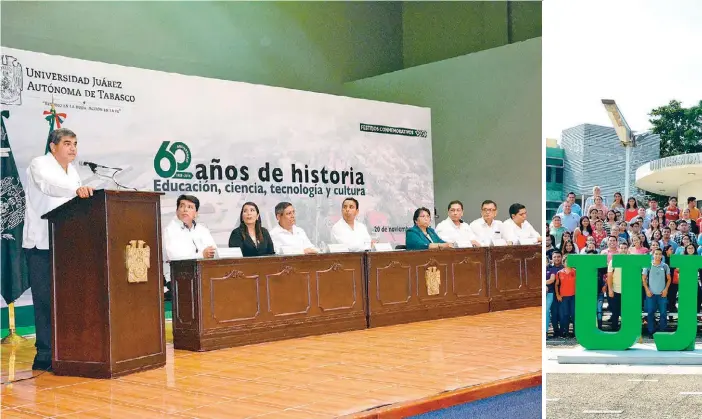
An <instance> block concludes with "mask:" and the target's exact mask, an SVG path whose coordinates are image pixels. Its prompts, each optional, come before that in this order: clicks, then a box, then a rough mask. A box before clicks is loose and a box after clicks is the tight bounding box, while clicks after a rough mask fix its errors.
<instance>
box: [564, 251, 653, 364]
mask: <svg viewBox="0 0 702 419" xmlns="http://www.w3.org/2000/svg"><path fill="white" fill-rule="evenodd" d="M650 264H651V256H648V255H614V256H613V259H612V266H613V267H614V268H622V312H621V316H622V322H621V328H620V329H619V331H618V332H604V331H602V330H600V329H599V328H598V327H597V295H598V292H599V290H598V289H597V283H598V281H597V269H599V268H604V267H606V266H607V256H605V255H571V256H570V257H569V258H568V265H569V266H571V267H573V268H575V271H576V280H575V296H576V297H575V319H576V328H575V337H576V338H577V340H578V343H580V345H582V347H583V348H585V349H597V350H615V351H616V350H625V349H629V348H630V347H631V346H632V345H633V344H634V342H636V338H638V337H639V335H640V334H641V288H642V284H641V270H642V269H643V268H644V267H646V266H649V265H650Z"/></svg>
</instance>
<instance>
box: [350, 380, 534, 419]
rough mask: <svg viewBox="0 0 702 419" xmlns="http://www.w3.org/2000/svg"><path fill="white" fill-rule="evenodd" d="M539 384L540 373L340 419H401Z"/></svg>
mask: <svg viewBox="0 0 702 419" xmlns="http://www.w3.org/2000/svg"><path fill="white" fill-rule="evenodd" d="M541 383H542V373H541V371H539V372H535V373H530V374H523V375H519V376H515V377H511V378H506V379H502V380H497V381H493V382H490V383H484V384H479V385H476V386H471V387H466V388H462V389H458V390H454V391H447V392H442V393H439V394H437V395H435V396H431V397H426V398H423V399H419V400H413V401H409V402H404V403H398V404H394V405H391V406H385V407H379V408H376V409H373V410H369V411H367V412H363V413H354V414H351V415H347V416H343V417H342V419H401V418H406V417H409V416H416V415H421V414H424V413H428V412H433V411H437V410H441V409H446V408H449V407H453V406H456V405H459V404H464V403H471V402H475V401H478V400H482V399H487V398H490V397H495V396H499V395H501V394H508V393H513V392H515V391H519V390H524V389H527V388H531V387H536V386H540V385H541Z"/></svg>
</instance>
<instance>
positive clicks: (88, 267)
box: [42, 190, 166, 378]
mask: <svg viewBox="0 0 702 419" xmlns="http://www.w3.org/2000/svg"><path fill="white" fill-rule="evenodd" d="M160 195H162V194H161V193H154V192H130V191H115V190H97V191H95V193H94V195H93V196H92V197H91V198H86V199H81V198H77V197H76V198H74V199H72V200H70V201H68V202H66V203H65V204H63V205H61V206H60V207H58V208H56V209H54V210H53V211H51V212H49V213H47V214H45V215H44V216H43V217H42V218H45V219H48V220H49V241H50V246H51V249H52V251H51V269H52V281H51V292H52V306H51V323H52V326H53V328H52V367H53V370H54V372H55V373H56V375H73V376H82V377H92V378H112V377H117V376H120V375H125V374H130V373H132V372H136V371H140V370H146V369H151V368H158V367H161V366H164V365H165V364H166V340H165V330H164V327H165V321H164V308H163V279H162V278H163V274H162V269H163V268H162V266H163V265H162V255H161V252H162V250H161V249H162V245H161V205H160ZM147 266H148V268H147Z"/></svg>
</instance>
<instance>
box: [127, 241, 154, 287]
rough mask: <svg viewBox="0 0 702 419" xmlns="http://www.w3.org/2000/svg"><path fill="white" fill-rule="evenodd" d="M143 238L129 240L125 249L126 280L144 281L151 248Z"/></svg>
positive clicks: (146, 278) (149, 263)
mask: <svg viewBox="0 0 702 419" xmlns="http://www.w3.org/2000/svg"><path fill="white" fill-rule="evenodd" d="M144 243H146V242H144V241H143V240H130V241H129V244H128V245H127V246H126V249H125V263H126V265H127V282H129V283H133V282H146V281H147V280H148V274H149V268H150V267H151V262H150V258H151V249H150V248H149V246H147V245H145V244H144Z"/></svg>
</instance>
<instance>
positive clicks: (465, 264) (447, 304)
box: [366, 248, 489, 327]
mask: <svg viewBox="0 0 702 419" xmlns="http://www.w3.org/2000/svg"><path fill="white" fill-rule="evenodd" d="M487 252H488V250H487V249H485V248H478V249H455V250H453V249H452V250H423V251H403V252H369V253H366V269H367V275H368V283H367V286H368V316H369V325H370V327H378V326H386V325H391V324H399V323H408V322H414V321H423V320H431V319H437V318H444V317H455V316H465V315H469V314H478V313H485V312H487V311H488V309H489V299H488V283H487Z"/></svg>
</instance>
